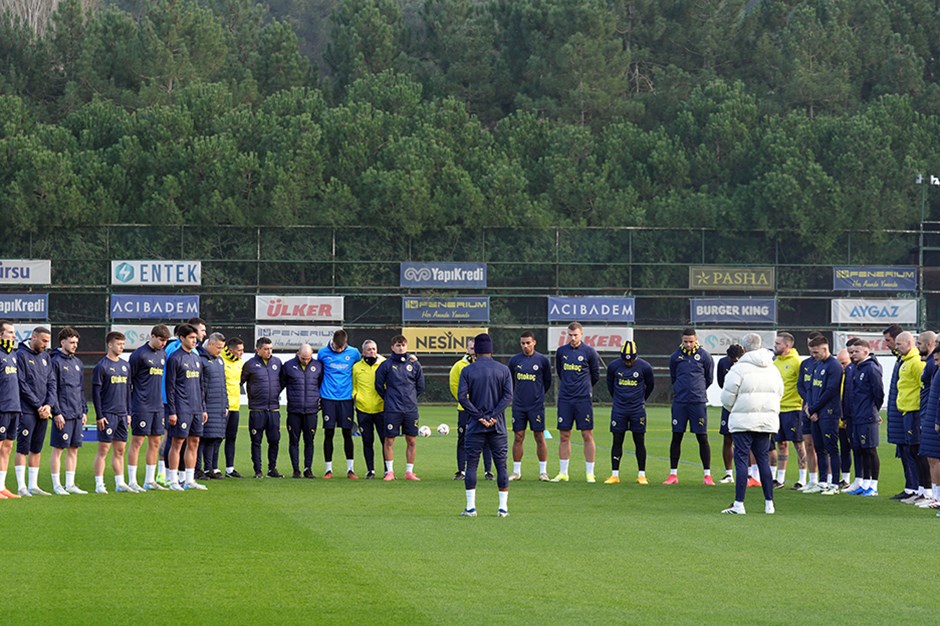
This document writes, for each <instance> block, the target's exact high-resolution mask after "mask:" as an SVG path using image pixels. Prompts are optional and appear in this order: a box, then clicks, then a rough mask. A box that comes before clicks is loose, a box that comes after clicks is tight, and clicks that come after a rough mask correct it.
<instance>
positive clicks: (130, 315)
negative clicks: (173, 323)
mask: <svg viewBox="0 0 940 626" xmlns="http://www.w3.org/2000/svg"><path fill="white" fill-rule="evenodd" d="M191 317H199V296H181V295H170V296H130V295H118V294H114V295H112V296H111V319H113V320H118V319H131V320H150V319H153V320H182V319H189V318H191ZM125 334H126V333H125Z"/></svg>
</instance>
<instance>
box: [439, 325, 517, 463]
mask: <svg viewBox="0 0 940 626" xmlns="http://www.w3.org/2000/svg"><path fill="white" fill-rule="evenodd" d="M474 358H475V356H474V352H473V339H468V340H467V353H466V354H465V355H463V357H461V359H460V360H459V361H457V362H456V363H454V364H453V365H452V366H451V368H450V376H449V380H450V395H452V396H453V397H454V400H457V388H458V386H459V384H460V372H462V371H463V368H465V367H467V366H468V365H470V364H471V363H473V360H474ZM468 419H470V417H469V416H468V415H467V412H466V411H464V410H463V407H462V406H460V402H457V471H456V473H454V480H463V478H464V470H465V469H466V467H467V450H466V447H465V445H464V442H465V439H466V434H467V432H466V431H467V420H468ZM483 468H484V474H483V478H485V479H486V480H493V472H492V469H493V457H492V456H491V455H490V450H489V448H483ZM510 480H512V479H510Z"/></svg>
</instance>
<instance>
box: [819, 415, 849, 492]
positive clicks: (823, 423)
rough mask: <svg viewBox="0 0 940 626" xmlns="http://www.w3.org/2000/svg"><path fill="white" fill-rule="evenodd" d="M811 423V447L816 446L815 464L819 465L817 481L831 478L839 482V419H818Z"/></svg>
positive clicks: (840, 463)
mask: <svg viewBox="0 0 940 626" xmlns="http://www.w3.org/2000/svg"><path fill="white" fill-rule="evenodd" d="M812 425H813V428H812V429H813V447H815V448H816V464H817V466H818V467H819V482H825V481H826V480H828V479H827V478H826V477H827V475H828V474H832V480H833V482H835V483H838V482H839V469H840V468H841V467H842V457H841V456H840V455H839V420H838V419H831V418H827V419H822V418H820V419H818V420H816V421H815V422H812Z"/></svg>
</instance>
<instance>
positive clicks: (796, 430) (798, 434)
mask: <svg viewBox="0 0 940 626" xmlns="http://www.w3.org/2000/svg"><path fill="white" fill-rule="evenodd" d="M800 413H802V411H800V410H796V411H783V412H782V413H780V430H778V431H777V434H776V435H774V441H776V442H777V443H780V442H781V441H794V442H800V441H803V419H802V418H801V417H800Z"/></svg>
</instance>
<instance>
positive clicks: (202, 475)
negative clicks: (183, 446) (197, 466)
mask: <svg viewBox="0 0 940 626" xmlns="http://www.w3.org/2000/svg"><path fill="white" fill-rule="evenodd" d="M194 476H195V477H196V480H205V479H207V478H208V477H209V475H208V474H206V473H205V472H204V471H202V470H196V473H195V474H194Z"/></svg>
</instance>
